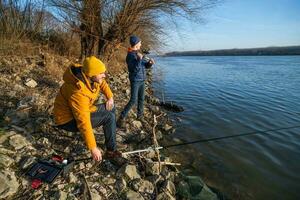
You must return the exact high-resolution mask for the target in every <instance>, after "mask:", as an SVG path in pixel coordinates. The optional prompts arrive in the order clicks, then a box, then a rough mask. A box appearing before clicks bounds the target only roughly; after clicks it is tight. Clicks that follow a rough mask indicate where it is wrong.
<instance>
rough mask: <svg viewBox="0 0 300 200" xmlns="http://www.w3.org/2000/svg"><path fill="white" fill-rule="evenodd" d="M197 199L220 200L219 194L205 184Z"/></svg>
mask: <svg viewBox="0 0 300 200" xmlns="http://www.w3.org/2000/svg"><path fill="white" fill-rule="evenodd" d="M196 199H200V200H206V199H207V200H218V199H219V198H218V196H217V195H216V194H215V193H213V192H212V191H211V189H209V188H208V187H207V185H206V184H205V185H204V187H203V188H202V190H201V192H200V193H199V194H198V195H197V196H196Z"/></svg>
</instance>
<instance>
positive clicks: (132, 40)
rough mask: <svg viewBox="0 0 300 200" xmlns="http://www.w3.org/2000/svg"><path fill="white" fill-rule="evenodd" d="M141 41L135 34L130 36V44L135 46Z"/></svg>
mask: <svg viewBox="0 0 300 200" xmlns="http://www.w3.org/2000/svg"><path fill="white" fill-rule="evenodd" d="M140 41H141V39H140V38H139V37H137V36H135V35H132V36H130V39H129V42H130V45H131V46H132V47H133V46H134V45H136V44H137V43H139V42H140Z"/></svg>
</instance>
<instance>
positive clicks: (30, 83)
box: [25, 78, 37, 88]
mask: <svg viewBox="0 0 300 200" xmlns="http://www.w3.org/2000/svg"><path fill="white" fill-rule="evenodd" d="M25 85H26V86H27V87H31V88H35V87H36V86H37V82H36V81H35V80H33V79H32V78H28V79H26V81H25Z"/></svg>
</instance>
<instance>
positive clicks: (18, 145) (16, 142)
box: [9, 134, 30, 150]
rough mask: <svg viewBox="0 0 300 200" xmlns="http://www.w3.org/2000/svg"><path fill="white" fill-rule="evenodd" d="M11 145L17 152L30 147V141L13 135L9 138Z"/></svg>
mask: <svg viewBox="0 0 300 200" xmlns="http://www.w3.org/2000/svg"><path fill="white" fill-rule="evenodd" d="M9 144H10V145H11V146H13V147H14V148H15V149H16V150H19V149H22V148H23V147H25V146H27V145H29V144H30V143H29V142H28V140H27V139H26V138H25V137H23V136H22V135H19V134H17V135H13V136H11V137H10V138H9Z"/></svg>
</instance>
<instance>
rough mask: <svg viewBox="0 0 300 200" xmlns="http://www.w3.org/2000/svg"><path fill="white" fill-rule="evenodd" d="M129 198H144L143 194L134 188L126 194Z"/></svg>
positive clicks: (132, 199)
mask: <svg viewBox="0 0 300 200" xmlns="http://www.w3.org/2000/svg"><path fill="white" fill-rule="evenodd" d="M125 198H126V199H127V200H143V199H144V198H143V196H142V195H141V194H140V193H137V192H135V191H133V190H128V191H127V192H126V194H125Z"/></svg>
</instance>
